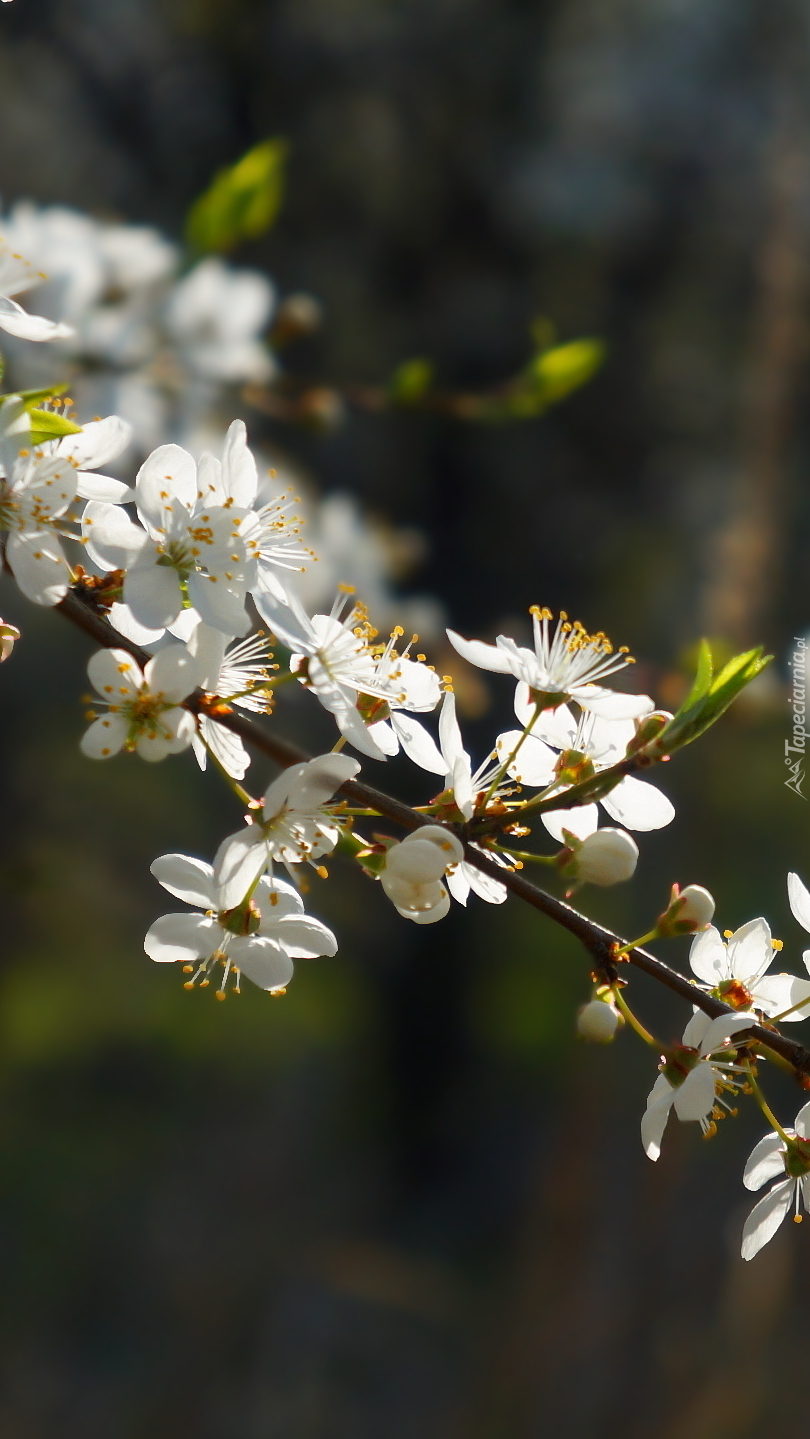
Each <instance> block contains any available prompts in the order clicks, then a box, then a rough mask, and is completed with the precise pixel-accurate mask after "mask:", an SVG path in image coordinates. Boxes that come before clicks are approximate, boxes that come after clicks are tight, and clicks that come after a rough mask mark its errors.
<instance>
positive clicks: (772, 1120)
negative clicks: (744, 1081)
mask: <svg viewBox="0 0 810 1439" xmlns="http://www.w3.org/2000/svg"><path fill="white" fill-rule="evenodd" d="M748 1083H749V1084H750V1086H751V1089H752V1091H753V1095H754V1098H755V1099H756V1102H757V1104H758V1105H759V1107H760V1109H761V1110H762V1113H763V1114H764V1115H765V1118H766V1119H767V1121H768V1123H769V1124H770V1126H771V1128H772V1129H775V1130H776V1133H777V1134H778V1135H779V1136H780V1138H781V1139H784V1141H785V1144H790V1143H791V1139H790V1136H789V1135H788V1134H786V1133H785V1131H784V1129H783V1128H782V1126H781V1124H780V1123H779V1120H778V1119H777V1117H776V1115H775V1114H774V1112H773V1110H772V1109H771V1106H770V1105H769V1103H768V1101H767V1099H766V1098H765V1095H764V1094H763V1093H762V1090H761V1089H760V1087H759V1083H758V1082H757V1080H756V1079H755V1077H754V1068H753V1065H752V1064H750V1063H749V1065H748Z"/></svg>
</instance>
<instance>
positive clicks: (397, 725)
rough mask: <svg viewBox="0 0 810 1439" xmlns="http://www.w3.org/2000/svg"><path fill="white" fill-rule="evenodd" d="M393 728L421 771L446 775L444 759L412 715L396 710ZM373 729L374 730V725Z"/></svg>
mask: <svg viewBox="0 0 810 1439" xmlns="http://www.w3.org/2000/svg"><path fill="white" fill-rule="evenodd" d="M391 726H392V728H393V731H394V733H395V735H396V736H397V738H398V740H399V742H400V744H401V745H402V748H403V750H404V751H405V753H406V755H407V756H408V759H410V760H412V761H413V763H414V764H418V765H419V767H420V769H426V770H428V772H429V773H430V774H439V775H442V776H443V775H444V774H445V772H446V771H445V763H444V759H443V758H442V756H441V754H440V752H439V749H438V747H437V745H436V742H435V740H434V739H433V738H432V736H431V735H429V734H428V732H427V730H426V729H425V727H424V725H422V724H420V723H419V721H418V720H417V719H414V718H413V716H412V715H406V714H402V713H401V711H397V710H395V711H394V712H393V713H392V715H391ZM371 728H372V730H374V726H373V725H372V727H371Z"/></svg>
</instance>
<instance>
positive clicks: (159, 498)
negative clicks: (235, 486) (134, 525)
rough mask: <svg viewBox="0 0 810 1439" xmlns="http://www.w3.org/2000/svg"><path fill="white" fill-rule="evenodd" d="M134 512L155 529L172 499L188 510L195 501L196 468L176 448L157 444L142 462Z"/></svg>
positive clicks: (171, 503)
mask: <svg viewBox="0 0 810 1439" xmlns="http://www.w3.org/2000/svg"><path fill="white" fill-rule="evenodd" d="M135 491H136V494H137V502H138V513H139V515H140V516H141V518H142V519H143V520H144V523H146V524H149V525H151V526H152V527H153V528H154V529H158V528H159V527H160V526H161V525H162V524H163V516H164V514H165V513H166V511H167V510H170V509H171V508H172V506H173V502H174V501H175V500H179V502H180V503H181V504H182V505H184V506H185V507H186V509H188V510H190V509H191V508H192V506H193V504H194V501H195V499H196V498H197V466H196V465H195V463H194V461H193V459H192V458H191V455H190V454H189V453H188V451H187V450H184V449H181V447H180V445H161V446H160V448H159V449H157V450H153V451H152V453H151V455H149V456H148V458H147V459H145V460H144V462H143V464H142V465H141V468H140V469H139V471H138V474H137V476H136V479H135Z"/></svg>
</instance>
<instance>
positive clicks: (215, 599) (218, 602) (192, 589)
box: [187, 571, 250, 638]
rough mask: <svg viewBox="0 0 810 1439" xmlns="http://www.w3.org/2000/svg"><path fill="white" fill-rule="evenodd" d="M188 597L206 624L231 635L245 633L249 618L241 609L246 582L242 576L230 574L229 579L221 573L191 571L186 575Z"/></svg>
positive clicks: (243, 605)
mask: <svg viewBox="0 0 810 1439" xmlns="http://www.w3.org/2000/svg"><path fill="white" fill-rule="evenodd" d="M187 584H188V597H189V599H190V600H191V603H192V605H193V606H194V608H195V610H196V611H197V613H198V614H199V615H200V616H201V618H202V619H203V620H204V621H205V623H206V624H207V625H213V627H214V629H215V630H222V632H223V634H226V635H228V636H229V637H230V638H232V637H233V636H234V635H246V634H247V632H248V630H249V629H250V620H249V618H248V614H247V610H246V609H245V594H246V585H245V581H244V579H242V578H241V577H239V576H236V575H235V576H234V578H233V579H232V580H228V579H226V578H225V577H224V576H223V575H218V576H216V577H214V576H213V575H211V576H209V575H202V574H199V573H198V572H196V571H195V572H193V573H192V574H190V575H189V577H188V581H187Z"/></svg>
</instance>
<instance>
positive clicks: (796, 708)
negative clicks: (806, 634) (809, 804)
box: [785, 636, 807, 799]
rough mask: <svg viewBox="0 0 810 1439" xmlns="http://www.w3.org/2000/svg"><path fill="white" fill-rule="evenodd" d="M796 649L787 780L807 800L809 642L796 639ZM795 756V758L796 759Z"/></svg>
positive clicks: (786, 751) (790, 786) (793, 667)
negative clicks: (806, 756) (803, 792)
mask: <svg viewBox="0 0 810 1439" xmlns="http://www.w3.org/2000/svg"><path fill="white" fill-rule="evenodd" d="M795 643H796V648H795V650H794V651H793V660H792V662H791V671H792V674H793V685H792V690H791V697H790V707H791V709H792V711H793V729H792V731H791V738H790V739H789V740H787V739H786V740H785V764H786V765H787V767H788V769H789V770H790V773H789V775H788V777H787V779H786V780H785V784H786V785H787V787H788V789H792V790H793V792H794V793H795V794H797V795H798V796H799V798H800V799H807V795H806V794H802V785H803V784H804V759H805V752H806V748H807V730H806V728H805V720H806V718H807V641H806V640H805V639H804V638H802V637H801V636H797V637H796V641H795ZM794 756H795V758H794Z"/></svg>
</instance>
